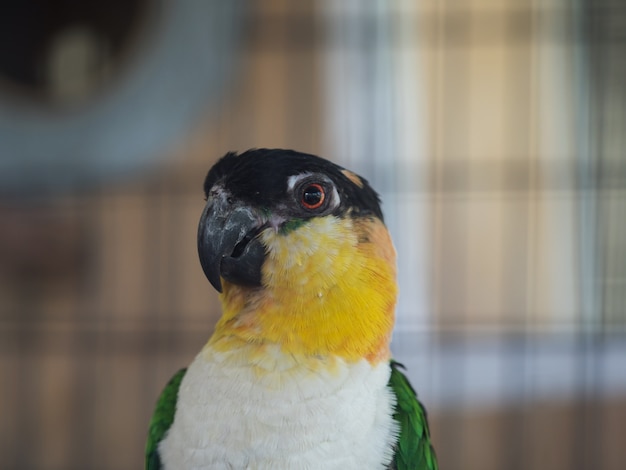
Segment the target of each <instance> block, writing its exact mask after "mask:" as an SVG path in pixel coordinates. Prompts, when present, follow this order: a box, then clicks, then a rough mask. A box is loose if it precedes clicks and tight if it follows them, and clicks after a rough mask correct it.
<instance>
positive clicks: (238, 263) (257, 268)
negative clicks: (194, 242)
mask: <svg viewBox="0 0 626 470" xmlns="http://www.w3.org/2000/svg"><path fill="white" fill-rule="evenodd" d="M260 220H261V219H260V217H259V216H258V215H257V214H256V213H255V212H254V211H253V210H252V209H250V208H248V207H246V206H243V205H238V204H231V203H228V202H227V199H226V198H225V197H220V196H217V197H215V198H213V199H212V200H211V201H210V202H208V203H207V205H206V207H205V208H204V211H203V212H202V216H201V217H200V225H199V226H198V254H199V255H200V264H201V265H202V269H203V271H204V274H205V275H206V277H207V279H208V280H209V282H210V283H211V284H212V285H213V287H215V289H216V290H217V291H218V292H222V281H221V278H224V279H225V280H227V281H229V282H232V283H234V284H240V285H245V286H260V285H261V267H262V266H263V262H264V260H265V247H264V246H263V244H262V243H261V241H260V240H259V239H258V237H257V235H259V234H260V233H261V231H262V230H263V229H264V228H265V226H263V225H262V222H260Z"/></svg>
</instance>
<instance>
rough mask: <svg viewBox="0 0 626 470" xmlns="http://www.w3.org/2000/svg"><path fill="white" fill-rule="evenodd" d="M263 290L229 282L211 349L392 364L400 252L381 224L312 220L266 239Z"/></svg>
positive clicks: (360, 220)
mask: <svg viewBox="0 0 626 470" xmlns="http://www.w3.org/2000/svg"><path fill="white" fill-rule="evenodd" d="M263 242H264V244H265V245H266V247H267V251H268V255H267V259H266V262H265V265H264V267H263V284H264V287H262V288H256V289H253V288H247V287H241V286H238V285H234V284H230V283H228V282H224V284H223V285H224V292H223V294H222V295H221V296H220V300H221V302H222V309H223V316H222V318H221V319H220V321H219V322H218V324H217V325H216V328H215V333H214V334H213V337H212V338H211V340H210V344H211V345H212V346H213V347H215V348H218V349H224V350H230V349H232V348H237V347H242V346H245V345H259V346H264V345H268V344H274V345H279V346H280V347H281V350H282V351H283V352H284V353H286V354H290V355H294V356H306V357H312V356H317V357H328V356H335V357H340V358H342V359H344V360H346V361H348V362H355V361H358V360H361V359H363V358H365V359H366V360H368V361H369V362H370V363H372V364H375V363H378V362H380V361H383V360H388V359H389V358H390V352H389V341H390V339H391V331H392V328H393V323H394V311H395V303H396V295H397V287H396V268H395V250H394V248H393V245H392V242H391V239H390V237H389V233H388V232H387V229H386V228H385V226H384V225H383V223H382V222H380V221H379V220H378V219H365V218H363V219H352V218H349V217H348V218H343V219H340V218H336V217H332V216H329V217H325V218H320V219H312V220H310V221H308V222H307V223H306V224H305V225H304V226H302V227H299V228H298V229H296V230H294V231H293V232H291V233H288V234H280V233H276V232H273V231H266V232H265V233H264V234H263Z"/></svg>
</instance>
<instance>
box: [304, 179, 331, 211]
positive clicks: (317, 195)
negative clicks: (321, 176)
mask: <svg viewBox="0 0 626 470" xmlns="http://www.w3.org/2000/svg"><path fill="white" fill-rule="evenodd" d="M324 198H325V193H324V188H322V186H321V185H319V184H317V183H313V184H309V185H308V186H306V187H305V188H304V191H303V192H302V201H301V202H302V205H303V206H304V207H306V208H307V209H317V208H318V207H321V205H322V204H323V203H324Z"/></svg>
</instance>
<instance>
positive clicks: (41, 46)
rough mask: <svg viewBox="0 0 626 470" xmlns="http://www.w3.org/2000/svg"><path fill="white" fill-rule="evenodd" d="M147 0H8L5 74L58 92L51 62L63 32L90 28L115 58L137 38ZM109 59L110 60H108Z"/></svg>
mask: <svg viewBox="0 0 626 470" xmlns="http://www.w3.org/2000/svg"><path fill="white" fill-rule="evenodd" d="M146 6H147V0H132V1H124V0H113V1H109V2H98V1H81V0H57V1H54V2H49V1H46V0H30V1H19V0H12V1H6V0H5V1H3V2H2V15H0V44H2V45H3V46H4V47H0V77H1V78H3V79H5V80H9V81H10V82H11V83H10V84H9V86H10V85H15V86H17V87H20V88H21V89H22V91H23V92H24V93H25V94H28V95H29V96H30V97H33V95H35V96H37V97H43V98H52V97H51V96H49V95H50V94H51V92H52V91H51V90H50V88H51V85H52V84H51V83H50V78H51V77H50V75H49V73H47V72H48V68H49V66H50V60H51V59H52V58H53V57H54V55H55V52H58V51H55V49H58V48H59V46H60V42H61V41H62V39H63V37H64V36H65V35H67V34H68V33H71V32H72V30H75V29H78V28H80V29H81V30H83V31H90V32H91V33H92V34H93V36H94V37H95V38H96V40H97V43H98V44H97V46H98V48H100V49H102V50H106V51H107V52H108V55H109V57H107V58H101V59H100V61H101V62H105V61H111V62H115V61H117V60H118V59H119V57H120V55H122V54H123V53H124V51H125V49H127V47H128V46H129V44H131V43H132V42H133V39H134V38H133V36H134V35H135V34H136V31H137V29H138V27H139V24H140V23H141V18H142V17H144V16H145V14H146ZM102 65H104V64H102Z"/></svg>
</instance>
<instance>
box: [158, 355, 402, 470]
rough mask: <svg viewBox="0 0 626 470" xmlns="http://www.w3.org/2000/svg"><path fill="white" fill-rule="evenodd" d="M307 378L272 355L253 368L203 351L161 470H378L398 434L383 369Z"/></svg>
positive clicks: (340, 369) (306, 371) (365, 366)
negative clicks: (163, 469) (163, 467)
mask: <svg viewBox="0 0 626 470" xmlns="http://www.w3.org/2000/svg"><path fill="white" fill-rule="evenodd" d="M335 362H336V363H335V364H334V365H333V366H332V367H330V366H329V367H322V366H320V367H314V368H313V369H311V367H310V365H311V364H310V363H309V364H308V367H304V366H303V365H301V364H298V363H297V362H296V361H295V360H294V359H293V358H291V357H286V356H283V355H282V354H280V353H279V352H277V351H275V350H274V351H267V354H264V355H263V357H262V358H260V359H259V361H258V362H257V365H256V367H254V366H250V364H249V362H247V363H243V362H241V361H240V360H239V359H238V358H237V355H236V354H230V353H218V352H215V351H213V350H212V349H210V348H208V347H207V348H205V350H204V351H202V352H201V353H200V354H199V355H198V356H197V357H196V359H195V361H194V362H193V363H192V365H191V366H190V367H189V369H188V370H187V374H186V375H185V377H184V379H183V381H182V384H181V387H180V391H179V399H178V406H177V411H176V416H175V419H174V423H173V424H172V427H171V428H170V431H169V432H168V434H167V436H166V438H165V439H164V440H163V441H162V443H161V445H160V447H159V451H160V454H161V458H162V461H163V463H164V465H165V468H166V469H178V470H184V469H274V470H275V469H359V470H366V469H383V468H386V466H387V465H388V464H389V462H390V461H391V459H392V455H393V444H394V442H395V440H396V436H397V433H398V430H397V425H396V423H395V422H394V420H393V418H392V413H393V406H394V404H395V398H394V397H393V395H392V393H391V392H390V391H389V389H388V388H387V381H388V380H389V374H390V371H389V365H388V364H385V363H381V364H380V365H378V366H375V367H372V366H371V365H370V364H369V363H368V362H366V361H362V362H359V363H357V364H346V363H344V362H343V361H340V360H338V361H335Z"/></svg>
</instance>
